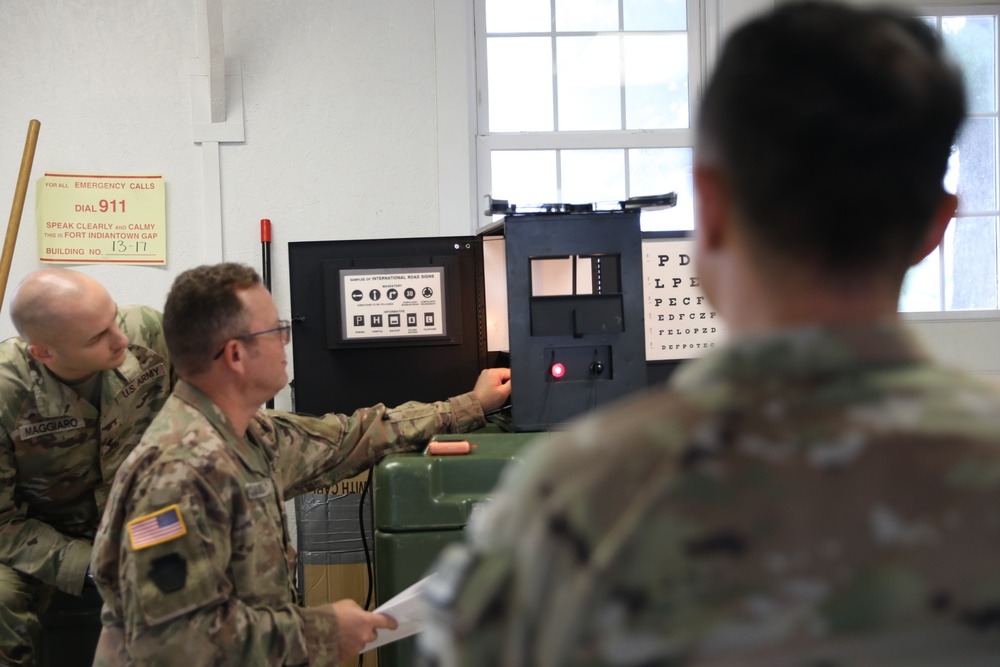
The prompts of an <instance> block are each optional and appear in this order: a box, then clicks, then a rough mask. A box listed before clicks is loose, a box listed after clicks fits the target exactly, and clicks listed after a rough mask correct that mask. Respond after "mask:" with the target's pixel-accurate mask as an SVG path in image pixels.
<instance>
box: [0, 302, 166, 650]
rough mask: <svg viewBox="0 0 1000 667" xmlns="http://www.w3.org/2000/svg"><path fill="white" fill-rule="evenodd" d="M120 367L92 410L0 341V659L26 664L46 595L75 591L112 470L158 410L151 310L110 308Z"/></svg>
mask: <svg viewBox="0 0 1000 667" xmlns="http://www.w3.org/2000/svg"><path fill="white" fill-rule="evenodd" d="M118 325H119V326H120V327H121V330H122V332H123V333H124V334H125V335H126V336H127V337H128V339H129V347H128V351H127V352H126V355H125V361H123V362H122V364H121V365H120V366H119V367H118V368H116V369H114V370H110V371H104V373H103V375H102V378H101V405H100V410H98V409H97V408H95V407H94V406H93V405H91V404H90V403H89V402H88V401H87V400H85V399H83V398H81V397H80V396H79V395H77V393H76V392H75V391H74V390H73V389H71V388H70V387H68V386H66V385H65V384H63V383H62V382H60V381H59V380H58V379H56V378H55V377H54V376H53V375H52V374H51V373H50V372H49V371H48V369H47V368H46V367H45V366H43V365H42V364H41V363H40V362H38V361H37V360H36V359H34V358H33V357H32V356H31V355H30V354H28V350H27V345H25V343H24V341H22V340H21V339H19V338H11V339H9V340H6V341H4V342H3V343H0V662H3V663H4V664H15V665H17V664H25V665H30V664H33V658H32V657H31V653H32V650H31V647H32V646H33V645H34V642H35V641H37V636H38V631H39V625H38V613H39V611H40V607H41V606H44V603H45V600H46V599H47V598H48V597H49V596H51V593H52V589H53V588H55V589H59V590H62V591H65V592H67V593H71V594H74V595H79V594H80V592H81V591H82V589H83V584H84V575H85V574H86V571H87V566H88V564H89V563H90V551H91V541H92V540H93V537H94V534H95V533H96V532H97V524H98V522H99V521H100V518H101V514H102V513H103V511H104V506H105V504H106V502H107V498H108V492H109V491H110V489H111V482H112V480H113V479H114V474H115V472H116V471H117V470H118V466H119V465H120V464H121V462H122V461H124V460H125V457H126V456H128V454H129V453H130V452H131V451H132V450H133V449H134V448H135V446H136V445H137V444H138V443H139V439H140V438H141V437H142V432H143V431H144V430H145V428H146V426H148V425H149V423H150V422H151V421H152V419H153V417H154V416H155V415H156V413H157V412H158V411H159V409H160V407H162V405H163V404H164V402H165V401H166V399H167V396H168V395H169V394H170V388H171V369H170V364H169V361H168V358H169V357H168V355H167V349H166V345H165V343H164V341H163V332H162V328H161V318H160V315H159V313H157V312H156V311H154V310H151V309H149V308H145V307H140V306H124V307H122V308H120V309H119V311H118Z"/></svg>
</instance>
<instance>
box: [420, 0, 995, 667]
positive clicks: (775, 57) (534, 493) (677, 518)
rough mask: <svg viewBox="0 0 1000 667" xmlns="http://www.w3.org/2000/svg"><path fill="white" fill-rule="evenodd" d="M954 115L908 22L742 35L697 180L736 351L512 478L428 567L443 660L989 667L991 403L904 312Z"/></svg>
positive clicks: (785, 23) (830, 19) (774, 16)
mask: <svg viewBox="0 0 1000 667" xmlns="http://www.w3.org/2000/svg"><path fill="white" fill-rule="evenodd" d="M963 116H964V95H963V86H962V82H961V77H960V74H959V72H958V71H957V70H956V69H955V68H954V67H953V66H952V65H951V64H950V63H949V62H947V61H946V59H945V55H944V50H943V46H942V44H941V41H940V39H939V38H938V36H937V35H936V34H935V33H934V31H933V29H932V28H930V27H928V26H927V25H926V24H925V23H924V22H922V21H920V20H918V19H915V18H905V17H903V16H900V15H897V14H896V13H894V12H891V11H881V10H872V9H849V8H847V7H843V6H836V5H832V4H823V3H804V4H802V3H792V4H784V5H781V6H779V7H778V8H777V9H776V10H774V11H773V12H771V13H769V14H768V15H766V16H764V17H763V18H759V19H757V20H754V21H752V22H751V23H749V24H748V25H747V26H745V27H743V28H742V29H740V30H738V31H737V32H736V33H734V34H733V36H732V38H731V39H730V40H729V41H728V43H727V45H726V46H725V49H724V51H723V53H722V56H721V59H720V61H719V64H718V68H717V70H716V71H715V73H714V75H713V77H712V79H711V81H710V83H709V86H708V88H707V90H706V93H705V97H704V100H703V102H702V105H701V108H700V113H699V118H698V120H699V124H698V127H697V129H698V135H697V137H698V138H697V142H698V143H697V147H696V159H695V175H694V177H695V188H696V192H697V196H698V207H697V210H698V211H699V220H698V227H697V232H696V247H697V257H698V267H699V278H700V280H701V284H702V286H703V289H704V291H705V293H706V295H707V296H708V298H709V299H710V300H711V302H712V303H713V304H714V305H715V307H716V308H717V309H718V311H719V312H720V313H721V314H722V316H723V317H725V319H726V322H727V324H728V327H729V330H730V331H731V332H732V334H733V340H732V343H731V344H730V345H728V346H726V347H725V348H724V349H721V350H719V351H718V352H716V353H713V354H711V355H709V356H707V357H705V358H703V359H701V360H698V361H695V362H692V363H690V364H689V365H687V366H685V367H683V368H682V369H681V370H680V371H679V372H678V373H677V374H676V375H675V377H674V378H673V379H672V381H671V382H670V384H669V386H668V387H666V388H664V389H662V390H657V391H654V392H651V393H649V394H647V395H645V396H642V397H638V398H633V399H631V400H627V401H626V402H625V403H623V404H621V405H620V406H619V407H616V408H611V409H609V410H606V411H603V412H601V413H600V414H596V415H593V416H590V417H588V418H586V419H584V420H582V421H580V422H578V423H577V424H576V425H575V426H573V427H571V428H570V429H569V430H568V432H565V433H562V434H560V435H556V436H553V437H552V438H551V440H548V441H545V442H541V443H538V444H537V445H536V446H535V447H534V449H533V450H532V452H531V455H530V456H529V457H528V459H527V460H525V462H524V464H523V465H521V466H520V467H519V468H517V469H516V470H512V471H510V472H509V474H507V475H506V477H505V480H504V482H503V483H502V485H501V489H500V490H499V491H498V493H497V495H496V497H495V500H494V501H493V502H492V503H491V504H490V505H488V506H487V507H486V508H485V509H484V511H483V512H482V514H480V515H478V516H477V519H478V520H476V521H474V522H473V525H472V526H471V531H470V532H471V536H470V544H469V545H468V546H467V547H458V548H456V549H454V550H451V551H449V552H446V554H445V555H444V556H443V557H442V560H441V562H440V563H439V568H438V569H439V580H438V582H437V584H438V585H437V586H436V587H434V589H433V590H432V592H431V593H432V594H431V596H430V600H431V602H432V603H433V604H434V605H436V608H437V610H438V611H439V613H440V618H439V619H438V622H437V623H435V624H433V626H432V628H431V630H429V631H427V632H425V633H424V636H423V637H422V642H423V645H424V647H425V651H426V652H427V653H428V654H429V655H430V656H432V657H431V658H430V660H431V661H432V662H436V663H438V664H443V665H450V666H466V665H477V666H483V665H509V666H514V665H518V666H525V665H536V666H544V667H559V666H560V665H699V666H708V665H711V666H712V667H721V666H724V665H725V666H734V667H735V666H737V665H738V666H739V667H754V666H760V667H763V666H765V665H766V666H768V667H773V666H781V667H792V666H795V667H806V666H809V667H818V666H820V665H822V666H823V667H842V666H846V665H854V666H859V665H866V666H876V665H877V666H879V667H888V666H893V667H902V666H904V665H905V666H907V667H913V666H915V665H920V666H921V667H928V666H930V665H935V666H939V667H944V666H948V667H955V666H956V665H966V666H970V665H987V664H991V665H992V664H1000V562H998V560H997V554H1000V509H998V508H1000V394H998V392H997V390H996V389H994V388H993V387H992V386H988V385H987V384H986V383H984V382H982V381H980V380H978V379H976V378H974V377H970V376H968V375H965V374H963V373H960V372H955V371H952V370H948V369H945V368H943V367H941V366H940V365H938V364H936V363H934V362H933V361H931V360H930V359H928V357H927V356H926V355H925V353H924V352H923V351H922V350H921V349H920V347H919V346H918V345H917V344H916V342H915V341H914V339H913V338H912V337H911V335H910V334H909V333H908V332H907V330H906V329H905V327H904V326H903V325H902V323H901V322H900V318H899V315H898V314H897V309H896V306H897V300H898V297H899V292H900V286H901V284H902V280H903V275H904V273H905V272H906V270H907V268H908V267H909V266H911V265H912V264H914V263H916V262H918V261H919V260H920V259H921V258H922V257H924V256H925V255H926V254H927V253H928V252H930V251H931V250H932V249H933V248H935V246H937V244H938V242H939V241H940V239H941V236H942V234H943V232H944V230H945V228H946V227H947V225H948V222H949V220H950V219H951V218H952V216H953V214H954V213H955V210H956V198H955V197H954V196H952V195H950V194H948V193H946V192H945V191H944V190H943V187H942V180H943V177H944V174H945V169H946V167H947V163H948V157H949V154H950V152H951V149H952V146H953V144H954V142H955V137H956V133H957V131H958V128H959V126H960V124H961V122H962V119H963Z"/></svg>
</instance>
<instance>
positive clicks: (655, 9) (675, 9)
mask: <svg viewBox="0 0 1000 667" xmlns="http://www.w3.org/2000/svg"><path fill="white" fill-rule="evenodd" d="M624 8H625V29H626V30H687V3H686V2H685V1H684V0H624Z"/></svg>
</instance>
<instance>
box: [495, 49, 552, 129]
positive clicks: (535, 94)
mask: <svg viewBox="0 0 1000 667" xmlns="http://www.w3.org/2000/svg"><path fill="white" fill-rule="evenodd" d="M486 53H487V55H486V58H487V69H488V70H489V71H488V76H489V90H490V94H489V98H490V131H491V132H531V131H536V132H545V131H549V130H552V40H551V39H550V38H549V37H506V38H490V39H488V40H487V43H486Z"/></svg>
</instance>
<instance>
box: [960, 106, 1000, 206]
mask: <svg viewBox="0 0 1000 667" xmlns="http://www.w3.org/2000/svg"><path fill="white" fill-rule="evenodd" d="M996 150H997V149H996V120H995V119H993V118H969V119H968V120H967V121H966V123H965V127H964V128H963V130H962V134H961V136H960V137H959V138H958V150H957V156H955V155H953V156H952V159H951V160H950V166H952V168H953V169H955V170H956V171H957V173H958V201H959V210H960V211H993V210H996V207H997V196H996V180H997V169H996Z"/></svg>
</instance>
